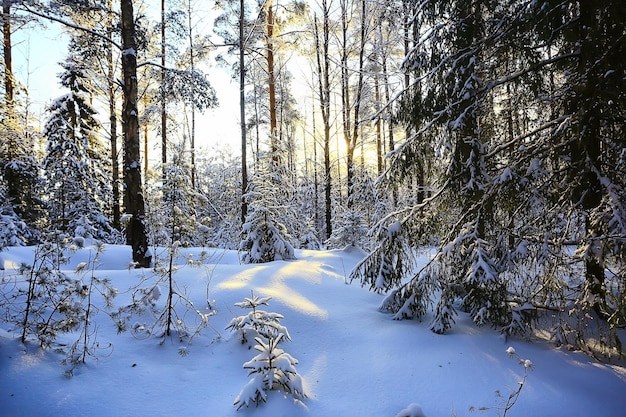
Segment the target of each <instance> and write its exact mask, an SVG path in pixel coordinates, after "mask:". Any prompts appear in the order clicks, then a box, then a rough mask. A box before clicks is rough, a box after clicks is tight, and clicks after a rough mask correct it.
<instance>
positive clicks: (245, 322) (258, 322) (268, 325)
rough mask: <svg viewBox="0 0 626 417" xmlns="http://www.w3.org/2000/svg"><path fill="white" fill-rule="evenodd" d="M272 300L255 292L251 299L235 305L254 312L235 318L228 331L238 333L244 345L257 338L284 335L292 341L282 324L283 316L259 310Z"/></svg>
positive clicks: (252, 293)
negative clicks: (258, 295)
mask: <svg viewBox="0 0 626 417" xmlns="http://www.w3.org/2000/svg"><path fill="white" fill-rule="evenodd" d="M271 299H272V297H257V296H255V295H254V292H251V296H250V297H249V298H248V297H246V298H244V300H243V301H242V302H239V303H235V305H236V306H237V307H241V308H245V309H251V310H252V311H250V312H249V313H248V314H246V315H243V316H238V317H235V318H233V319H232V320H231V321H230V323H229V324H228V326H227V327H226V329H229V330H232V331H236V332H237V333H238V334H239V337H240V338H241V343H242V344H245V343H247V342H248V341H249V340H253V339H255V338H256V337H257V336H262V337H264V338H266V339H271V338H277V337H278V336H279V335H282V336H281V337H285V339H286V340H291V337H290V336H289V332H288V331H287V328H286V327H285V326H283V325H281V324H280V320H281V319H283V315H282V314H278V313H272V312H267V311H264V310H259V309H258V307H260V306H262V305H265V306H267V305H269V300H271Z"/></svg>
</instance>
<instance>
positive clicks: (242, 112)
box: [239, 0, 248, 224]
mask: <svg viewBox="0 0 626 417" xmlns="http://www.w3.org/2000/svg"><path fill="white" fill-rule="evenodd" d="M244 4H245V3H244V0H240V1H239V117H240V118H241V122H240V123H241V223H242V224H243V223H245V221H246V216H247V215H248V203H247V202H246V199H245V194H246V192H247V191H248V165H247V162H246V157H247V156H246V150H247V146H246V145H247V144H246V91H245V87H246V73H245V59H244V58H245V53H244V52H245V51H244V46H245V45H244V23H245V13H244V11H245V9H244Z"/></svg>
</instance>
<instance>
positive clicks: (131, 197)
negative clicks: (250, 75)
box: [121, 0, 152, 267]
mask: <svg viewBox="0 0 626 417" xmlns="http://www.w3.org/2000/svg"><path fill="white" fill-rule="evenodd" d="M121 14H122V72H123V78H124V82H123V92H124V105H123V108H122V129H123V131H124V185H125V189H124V205H125V207H126V212H127V213H128V214H130V215H131V219H130V223H129V225H128V227H127V229H126V242H127V244H130V245H131V246H132V251H133V262H135V264H136V266H137V267H149V266H150V264H151V261H152V257H151V256H150V255H148V237H147V235H146V225H145V207H144V199H143V190H142V183H141V164H140V161H139V147H140V145H139V118H138V111H137V47H136V44H135V21H134V15H133V4H132V0H121Z"/></svg>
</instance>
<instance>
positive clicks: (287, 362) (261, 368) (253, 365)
mask: <svg viewBox="0 0 626 417" xmlns="http://www.w3.org/2000/svg"><path fill="white" fill-rule="evenodd" d="M269 300H270V297H255V296H254V293H253V294H252V295H251V297H250V298H245V299H244V301H243V302H240V303H237V304H235V305H237V306H238V307H241V308H247V309H251V310H252V311H251V312H250V313H248V314H247V315H245V316H239V317H235V318H234V319H233V320H231V322H230V323H229V325H228V327H227V329H231V330H233V331H236V332H237V333H239V336H240V337H241V342H242V343H246V342H247V340H248V338H249V337H250V336H254V341H255V342H256V344H255V346H254V349H256V350H257V351H258V352H259V353H258V354H257V355H256V356H255V357H254V358H252V359H251V360H250V361H248V362H246V363H244V364H243V367H244V369H248V370H249V373H248V376H252V378H251V379H250V381H249V382H248V383H247V384H246V385H245V386H244V388H243V389H242V390H241V392H240V393H239V395H238V396H237V398H236V399H235V402H234V405H235V407H237V410H239V409H241V408H242V407H244V406H245V407H248V406H250V404H252V403H254V404H255V405H257V406H258V405H259V403H261V402H265V401H267V397H268V392H269V391H283V392H285V393H287V394H289V395H291V396H292V397H294V398H295V399H296V400H303V399H304V398H306V394H305V393H304V388H303V383H302V377H301V376H300V375H299V374H298V372H297V371H296V368H295V366H296V365H297V364H298V361H297V360H296V359H295V358H294V357H292V356H291V355H290V354H288V353H287V352H285V351H284V350H283V349H281V348H279V347H278V345H279V344H280V343H281V342H282V341H283V340H291V338H290V337H289V332H288V331H287V328H286V327H284V326H282V325H281V324H280V319H282V318H283V316H282V315H281V314H278V313H269V312H266V311H263V310H259V309H258V308H257V307H259V306H261V305H268V302H269Z"/></svg>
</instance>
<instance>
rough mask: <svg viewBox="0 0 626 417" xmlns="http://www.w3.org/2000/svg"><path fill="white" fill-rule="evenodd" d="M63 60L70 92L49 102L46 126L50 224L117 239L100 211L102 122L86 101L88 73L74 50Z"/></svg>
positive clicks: (64, 81)
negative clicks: (99, 133) (100, 131)
mask: <svg viewBox="0 0 626 417" xmlns="http://www.w3.org/2000/svg"><path fill="white" fill-rule="evenodd" d="M61 65H62V67H63V68H64V71H63V72H62V73H61V74H60V78H61V81H60V82H61V85H62V86H64V87H66V88H68V89H69V90H70V92H69V93H68V94H66V95H64V96H61V97H59V98H58V99H57V100H55V101H54V102H53V103H52V104H50V106H48V112H49V113H50V116H49V117H48V120H47V122H46V125H45V128H44V136H45V137H46V139H47V141H48V143H47V149H46V156H45V157H44V162H43V168H44V172H45V177H46V183H47V187H46V188H47V193H48V201H49V218H50V227H51V228H52V230H59V231H62V232H65V233H68V234H70V235H72V236H76V235H81V236H82V237H88V238H95V239H102V240H107V241H110V240H115V239H116V231H115V230H114V229H113V228H112V227H111V225H110V223H109V220H108V219H107V218H106V216H105V215H104V213H103V211H104V210H103V198H104V196H103V195H102V189H103V188H104V189H107V188H106V187H105V185H106V184H107V181H106V179H105V178H104V176H105V172H106V171H105V169H104V167H103V163H102V160H101V159H100V158H99V156H101V155H102V153H99V152H98V150H100V149H101V147H102V145H101V144H100V142H99V137H98V131H99V129H100V124H99V122H98V121H97V119H96V118H95V115H96V111H95V110H94V109H93V108H92V107H91V106H90V105H89V103H88V101H87V97H88V94H89V89H88V87H87V84H86V83H87V80H88V77H87V74H86V72H85V68H84V67H82V65H81V63H80V62H79V61H78V60H77V59H76V57H74V56H70V57H69V58H68V60H67V61H65V62H63V63H62V64H61Z"/></svg>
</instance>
